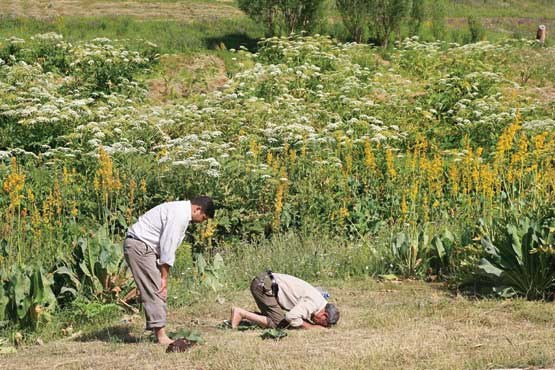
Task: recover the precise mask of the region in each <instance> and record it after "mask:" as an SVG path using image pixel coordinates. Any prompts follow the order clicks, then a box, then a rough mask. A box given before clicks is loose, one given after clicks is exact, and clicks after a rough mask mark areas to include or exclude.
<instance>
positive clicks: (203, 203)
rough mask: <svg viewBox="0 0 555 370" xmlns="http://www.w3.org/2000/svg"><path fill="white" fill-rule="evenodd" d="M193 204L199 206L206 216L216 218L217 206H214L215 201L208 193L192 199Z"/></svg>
mask: <svg viewBox="0 0 555 370" xmlns="http://www.w3.org/2000/svg"><path fill="white" fill-rule="evenodd" d="M191 204H194V205H195V206H199V207H200V209H201V210H202V212H203V213H204V214H205V215H206V216H208V218H214V213H215V212H216V208H215V207H214V202H213V201H212V198H210V197H208V196H206V195H199V196H196V197H194V198H193V199H191Z"/></svg>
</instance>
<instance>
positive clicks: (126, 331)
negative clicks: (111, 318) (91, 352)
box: [76, 325, 150, 343]
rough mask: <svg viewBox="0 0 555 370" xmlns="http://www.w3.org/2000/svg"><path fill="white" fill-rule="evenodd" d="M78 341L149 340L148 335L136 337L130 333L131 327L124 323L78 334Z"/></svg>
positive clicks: (134, 341)
mask: <svg viewBox="0 0 555 370" xmlns="http://www.w3.org/2000/svg"><path fill="white" fill-rule="evenodd" d="M76 340H77V341H79V342H92V341H103V342H110V343H114V342H115V343H141V342H150V339H149V338H148V337H142V336H141V337H138V336H135V335H133V334H131V328H130V327H128V326H125V325H115V326H111V327H108V328H104V329H101V330H97V331H94V332H91V333H86V334H83V335H81V336H79V337H78V338H77V339H76Z"/></svg>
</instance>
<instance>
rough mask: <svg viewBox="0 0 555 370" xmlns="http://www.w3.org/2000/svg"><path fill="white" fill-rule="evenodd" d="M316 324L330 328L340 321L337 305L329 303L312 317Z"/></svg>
mask: <svg viewBox="0 0 555 370" xmlns="http://www.w3.org/2000/svg"><path fill="white" fill-rule="evenodd" d="M312 321H314V323H315V324H317V325H321V326H325V327H330V326H332V325H335V324H336V323H337V321H339V310H338V309H337V307H335V305H333V304H331V303H328V304H326V307H324V308H323V309H321V310H320V311H318V312H315V313H314V314H313V315H312Z"/></svg>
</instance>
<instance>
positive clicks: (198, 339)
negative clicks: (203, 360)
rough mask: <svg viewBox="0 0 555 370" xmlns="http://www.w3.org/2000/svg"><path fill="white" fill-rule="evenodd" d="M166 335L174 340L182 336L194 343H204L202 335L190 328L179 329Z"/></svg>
mask: <svg viewBox="0 0 555 370" xmlns="http://www.w3.org/2000/svg"><path fill="white" fill-rule="evenodd" d="M168 336H169V337H170V338H171V339H174V340H175V339H179V338H184V339H187V340H188V341H189V342H192V343H195V344H202V343H204V339H202V335H201V334H200V333H199V332H197V331H194V330H190V329H179V330H177V331H174V332H170V333H169V334H168Z"/></svg>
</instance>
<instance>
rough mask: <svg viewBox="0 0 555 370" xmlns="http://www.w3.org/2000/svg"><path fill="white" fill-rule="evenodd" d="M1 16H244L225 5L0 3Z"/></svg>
mask: <svg viewBox="0 0 555 370" xmlns="http://www.w3.org/2000/svg"><path fill="white" fill-rule="evenodd" d="M0 14H2V15H8V16H27V17H33V18H40V19H45V18H55V17H59V16H131V17H137V18H143V19H146V18H149V19H173V20H180V21H185V22H188V21H190V22H192V21H203V20H211V19H219V18H233V17H241V16H243V13H242V12H241V11H240V10H239V9H237V8H236V7H234V6H232V5H230V4H229V2H228V1H221V2H213V3H212V2H210V3H205V2H198V3H196V2H192V1H191V2H186V3H184V2H175V3H172V2H159V3H157V2H134V1H94V0H38V1H31V0H2V1H0Z"/></svg>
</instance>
